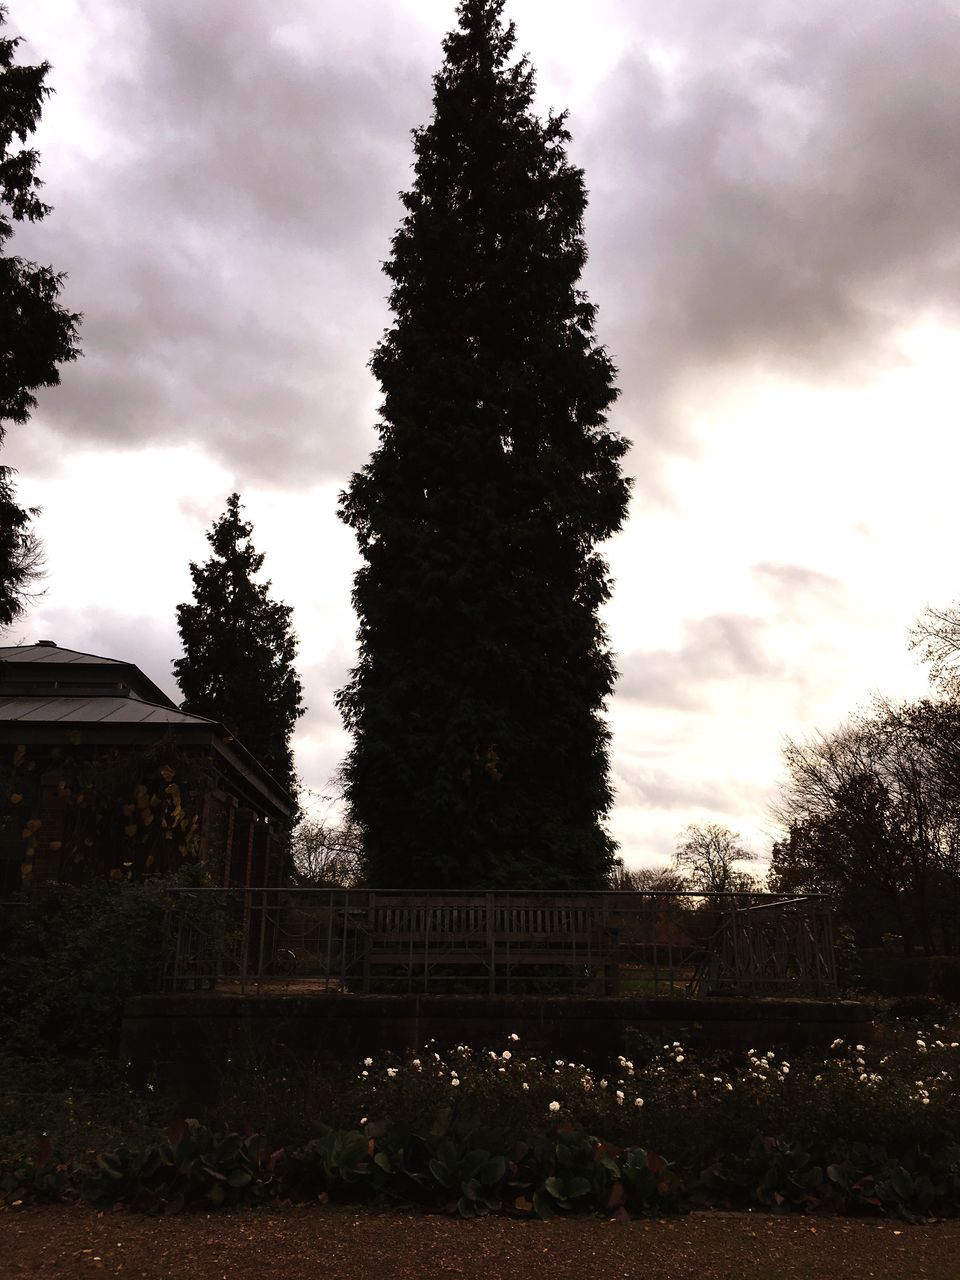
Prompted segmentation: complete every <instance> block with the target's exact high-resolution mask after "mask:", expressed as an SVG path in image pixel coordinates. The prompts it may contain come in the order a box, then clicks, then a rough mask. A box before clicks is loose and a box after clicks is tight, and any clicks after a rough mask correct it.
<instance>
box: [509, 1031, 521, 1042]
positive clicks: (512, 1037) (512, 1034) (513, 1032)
mask: <svg viewBox="0 0 960 1280" xmlns="http://www.w3.org/2000/svg"><path fill="white" fill-rule="evenodd" d="M507 1039H508V1040H519V1039H520V1037H519V1036H518V1035H517V1033H516V1032H515V1031H511V1032H510V1034H509V1035H508V1036H507Z"/></svg>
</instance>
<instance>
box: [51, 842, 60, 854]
mask: <svg viewBox="0 0 960 1280" xmlns="http://www.w3.org/2000/svg"><path fill="white" fill-rule="evenodd" d="M49 847H50V849H51V851H52V852H54V853H58V852H59V851H60V850H61V849H62V848H63V841H62V840H51V841H50V845H49Z"/></svg>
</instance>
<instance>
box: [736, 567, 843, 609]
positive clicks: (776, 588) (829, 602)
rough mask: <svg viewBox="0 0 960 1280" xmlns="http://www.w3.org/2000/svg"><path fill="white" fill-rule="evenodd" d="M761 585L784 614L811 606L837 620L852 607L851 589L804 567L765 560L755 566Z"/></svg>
mask: <svg viewBox="0 0 960 1280" xmlns="http://www.w3.org/2000/svg"><path fill="white" fill-rule="evenodd" d="M751 572H752V574H753V576H754V577H755V578H756V580H757V582H758V583H759V584H760V585H761V587H763V588H764V589H765V590H766V591H768V592H769V594H770V595H771V596H772V597H773V599H774V600H775V602H776V604H777V605H778V607H779V609H780V610H781V612H782V613H784V614H786V615H788V616H790V615H794V614H796V613H798V612H803V611H804V610H805V609H806V608H807V607H809V606H810V605H811V604H812V605H814V606H815V607H816V608H818V609H820V610H823V611H827V612H829V613H830V614H831V615H832V616H834V617H836V616H839V615H840V614H842V613H843V612H844V611H845V609H846V608H847V606H848V595H849V592H848V589H847V587H846V585H845V584H844V583H843V582H841V581H840V579H839V578H835V577H833V575H832V574H829V573H821V572H820V570H819V569H811V568H809V567H808V566H806V565H801V564H784V563H782V562H780V561H776V560H761V561H758V562H757V563H756V564H754V565H752V566H751Z"/></svg>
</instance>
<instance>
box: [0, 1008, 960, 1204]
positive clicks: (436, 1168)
mask: <svg viewBox="0 0 960 1280" xmlns="http://www.w3.org/2000/svg"><path fill="white" fill-rule="evenodd" d="M957 1031H958V1024H957V1022H956V1019H955V1017H954V1020H953V1021H952V1022H948V1023H933V1024H929V1025H926V1024H920V1023H915V1022H908V1023H904V1022H900V1021H897V1020H896V1019H894V1020H893V1021H892V1022H890V1023H888V1024H887V1025H885V1026H883V1027H882V1028H881V1030H880V1033H879V1034H878V1036H877V1038H876V1040H875V1042H874V1044H872V1045H871V1046H870V1047H869V1048H867V1047H866V1046H864V1045H859V1044H852V1045H851V1044H847V1043H845V1042H843V1041H841V1040H839V1039H838V1040H835V1041H834V1043H833V1045H832V1046H831V1047H830V1049H829V1051H828V1052H827V1053H826V1054H824V1055H808V1056H806V1057H804V1058H800V1059H797V1061H795V1062H793V1063H791V1062H789V1061H786V1060H784V1059H783V1058H782V1057H781V1056H779V1055H777V1054H775V1053H774V1052H773V1050H764V1051H761V1050H759V1049H756V1050H755V1049H751V1050H750V1051H748V1052H747V1053H746V1054H736V1055H734V1054H728V1055H726V1056H724V1057H717V1056H715V1057H713V1058H705V1057H698V1056H697V1055H696V1054H695V1053H694V1052H692V1051H690V1050H688V1049H686V1048H685V1047H684V1046H683V1045H681V1044H680V1043H678V1042H674V1043H672V1044H662V1045H660V1046H659V1047H657V1048H656V1049H655V1050H654V1049H653V1048H652V1047H651V1046H650V1045H647V1044H643V1045H641V1044H640V1043H639V1042H638V1046H637V1047H638V1048H640V1049H642V1050H643V1051H644V1061H642V1062H641V1061H635V1060H633V1059H629V1058H627V1057H621V1058H619V1059H618V1060H617V1062H616V1064H613V1065H612V1066H611V1069H610V1071H609V1072H608V1073H607V1074H606V1075H603V1074H601V1073H599V1072H597V1071H595V1070H593V1069H591V1068H589V1067H586V1066H585V1065H584V1064H583V1063H576V1062H567V1061H563V1060H560V1059H555V1060H550V1061H544V1060H542V1059H541V1058H538V1057H536V1056H533V1055H526V1054H522V1053H521V1052H520V1051H519V1046H518V1043H517V1038H516V1037H515V1036H512V1037H510V1039H509V1041H508V1046H507V1047H504V1048H501V1049H499V1050H489V1051H485V1052H482V1053H480V1052H476V1051H474V1050H473V1049H471V1048H470V1047H469V1046H465V1045H460V1046H456V1047H455V1048H454V1049H453V1050H451V1051H449V1052H442V1051H441V1050H440V1049H439V1048H437V1047H436V1046H434V1045H432V1044H431V1045H429V1046H426V1047H425V1048H424V1049H423V1050H422V1051H421V1053H420V1054H419V1055H405V1056H402V1057H401V1056H396V1055H387V1056H385V1057H382V1058H380V1059H379V1060H377V1061H375V1060H374V1059H373V1058H367V1059H365V1060H364V1061H363V1063H360V1064H357V1066H356V1067H354V1068H351V1069H344V1070H341V1071H340V1072H328V1071H321V1070H311V1069H302V1070H297V1071H295V1070H293V1069H292V1068H290V1067H287V1068H274V1069H271V1068H270V1067H268V1066H267V1065H265V1064H262V1063H261V1064H259V1065H256V1066H255V1067H254V1068H251V1065H250V1064H249V1063H247V1064H244V1066H243V1067H242V1068H241V1067H240V1066H239V1065H236V1067H235V1069H236V1072H237V1074H236V1076H235V1078H234V1079H233V1080H232V1081H230V1082H228V1092H229V1093H230V1094H232V1098H231V1101H230V1102H229V1103H228V1104H224V1105H219V1106H217V1107H214V1108H212V1109H210V1110H209V1111H208V1112H207V1113H205V1114H204V1115H203V1116H202V1119H201V1120H195V1121H189V1122H187V1123H186V1124H185V1125H180V1126H178V1127H177V1128H176V1129H175V1130H174V1131H173V1132H171V1133H170V1134H169V1135H168V1137H167V1138H166V1139H165V1140H164V1141H162V1142H159V1143H158V1142H156V1141H155V1140H143V1139H142V1138H141V1139H138V1140H137V1141H132V1140H129V1139H128V1140H125V1141H123V1142H116V1143H114V1144H113V1145H110V1146H108V1145H100V1146H99V1147H97V1148H96V1149H95V1150H93V1151H91V1150H89V1149H88V1148H87V1147H85V1148H84V1149H83V1150H81V1151H79V1152H78V1151H76V1150H73V1151H68V1150H67V1147H66V1146H65V1145H64V1144H63V1142H62V1141H61V1139H60V1136H59V1134H58V1133H53V1134H52V1139H53V1140H52V1142H51V1143H50V1144H45V1145H43V1146H42V1147H41V1151H40V1155H39V1156H38V1158H37V1159H35V1160H33V1161H30V1160H24V1159H23V1158H20V1159H15V1160H8V1161H7V1163H6V1165H2V1166H0V1195H2V1196H4V1197H5V1198H6V1200H7V1202H8V1203H13V1202H15V1201H16V1200H24V1199H26V1198H29V1197H37V1198H43V1197H48V1198H49V1197H59V1196H63V1195H71V1196H82V1197H84V1198H86V1199H88V1200H90V1201H91V1202H92V1203H94V1204H99V1205H109V1204H116V1203H120V1204H126V1205H131V1206H133V1207H136V1208H140V1209H147V1210H150V1211H156V1212H171V1211H173V1210H176V1209H179V1208H182V1207H186V1206H189V1205H204V1206H207V1207H210V1206H217V1205H220V1204H230V1203H244V1204H256V1203H260V1202H263V1201H273V1200H276V1199H286V1198H292V1199H298V1200H317V1199H319V1200H321V1201H326V1200H332V1201H343V1202H373V1203H392V1204H396V1203H402V1204H407V1205H413V1206H418V1207H420V1208H421V1209H424V1210H428V1211H442V1212H448V1213H457V1214H460V1215H461V1216H463V1217H473V1216H478V1215H482V1214H485V1213H489V1212H506V1213H514V1214H523V1215H539V1216H541V1217H549V1216H551V1215H553V1214H568V1213H577V1212H585V1211H589V1212H602V1213H609V1214H614V1215H616V1216H620V1217H623V1216H631V1215H636V1214H642V1213H664V1212H670V1211H675V1210H683V1209H685V1208H689V1207H692V1206H696V1205H700V1206H713V1207H720V1208H737V1209H745V1208H759V1209H762V1210H763V1211H764V1212H787V1211H791V1210H793V1211H796V1210H800V1211H833V1212H841V1213H853V1212H857V1213H873V1214H887V1215H896V1216H898V1217H901V1218H904V1219H906V1220H914V1221H918V1220H924V1219H926V1218H928V1217H930V1216H934V1215H936V1216H947V1215H952V1214H960V1090H958V1085H960V1036H957ZM953 1036H957V1038H956V1039H953V1038H952V1037H953ZM75 1132H76V1131H75ZM595 1135H600V1136H599V1137H598V1136H595ZM54 1148H56V1150H57V1151H58V1152H64V1151H67V1154H66V1155H60V1156H58V1157H55V1156H54V1154H53V1151H54ZM660 1153H662V1154H660Z"/></svg>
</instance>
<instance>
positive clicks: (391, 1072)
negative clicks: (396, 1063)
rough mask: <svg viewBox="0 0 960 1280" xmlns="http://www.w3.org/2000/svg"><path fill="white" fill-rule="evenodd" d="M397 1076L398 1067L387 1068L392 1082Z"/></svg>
mask: <svg viewBox="0 0 960 1280" xmlns="http://www.w3.org/2000/svg"><path fill="white" fill-rule="evenodd" d="M396 1074H397V1068H396V1067H387V1075H388V1076H389V1077H390V1079H391V1080H392V1079H393V1077H394V1076H395V1075H396Z"/></svg>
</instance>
